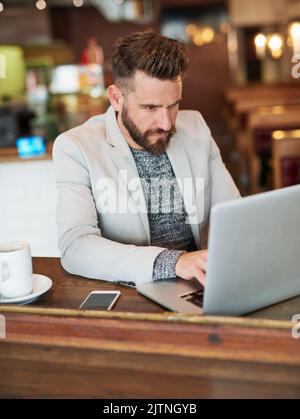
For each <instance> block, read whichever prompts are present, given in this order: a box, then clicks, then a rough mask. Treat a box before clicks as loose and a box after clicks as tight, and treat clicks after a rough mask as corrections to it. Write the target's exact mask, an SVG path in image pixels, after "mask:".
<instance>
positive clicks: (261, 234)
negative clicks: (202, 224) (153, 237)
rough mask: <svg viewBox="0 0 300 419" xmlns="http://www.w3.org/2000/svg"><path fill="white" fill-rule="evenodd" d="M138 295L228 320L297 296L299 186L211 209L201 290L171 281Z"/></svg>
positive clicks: (299, 279)
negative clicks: (206, 256) (205, 270)
mask: <svg viewBox="0 0 300 419" xmlns="http://www.w3.org/2000/svg"><path fill="white" fill-rule="evenodd" d="M137 290H138V292H139V293H141V294H143V295H144V296H146V297H148V298H150V299H152V300H153V301H155V302H157V303H159V304H160V305H162V306H164V307H165V308H167V309H168V310H171V311H175V312H181V313H191V314H208V315H226V316H227V315H228V316H239V315H243V314H247V313H250V312H253V311H256V310H258V309H261V308H263V307H266V306H269V305H273V304H275V303H278V302H280V301H283V300H287V299H289V298H292V297H295V296H297V295H300V185H297V186H293V187H289V188H284V189H279V190H276V191H272V192H267V193H263V194H259V195H254V196H251V197H247V198H243V199H240V200H236V201H230V202H225V203H221V204H218V205H216V206H214V207H213V209H212V211H211V220H210V231H209V241H208V266H207V272H206V285H205V289H203V287H202V286H201V284H200V283H199V282H198V281H197V280H196V279H194V280H192V281H185V280H183V279H180V278H173V279H168V280H162V281H155V282H147V283H144V284H139V285H138V286H137Z"/></svg>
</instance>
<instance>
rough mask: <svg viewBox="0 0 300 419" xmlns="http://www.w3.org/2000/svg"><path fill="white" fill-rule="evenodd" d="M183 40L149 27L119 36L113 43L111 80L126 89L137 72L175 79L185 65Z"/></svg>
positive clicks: (182, 71) (186, 66) (185, 54)
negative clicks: (168, 36)
mask: <svg viewBox="0 0 300 419" xmlns="http://www.w3.org/2000/svg"><path fill="white" fill-rule="evenodd" d="M188 65H189V58H188V53H187V48H186V45H185V44H184V42H181V41H177V40H175V39H171V38H167V37H166V36H162V35H160V34H158V33H156V32H155V31H153V30H152V29H150V30H147V31H143V32H135V33H133V34H131V35H128V36H125V37H122V38H119V39H118V40H117V41H116V43H115V44H114V46H113V56H112V73H113V79H114V83H116V84H117V85H118V86H119V87H123V88H129V84H131V83H130V81H131V80H132V79H133V77H134V75H135V73H136V71H142V72H144V73H145V74H147V75H148V76H150V77H155V78H158V79H160V80H174V79H176V78H177V77H178V76H181V75H182V74H183V73H184V72H185V71H186V70H187V68H188Z"/></svg>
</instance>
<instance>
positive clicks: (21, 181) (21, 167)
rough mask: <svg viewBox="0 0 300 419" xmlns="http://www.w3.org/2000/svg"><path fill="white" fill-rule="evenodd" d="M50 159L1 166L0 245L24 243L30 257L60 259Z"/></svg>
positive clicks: (53, 179)
mask: <svg viewBox="0 0 300 419" xmlns="http://www.w3.org/2000/svg"><path fill="white" fill-rule="evenodd" d="M55 212H56V189H55V173H54V164H53V161H51V160H43V161H24V162H16V163H1V164H0V242H6V241H12V240H26V241H28V242H29V243H30V245H31V250H32V255H33V256H49V257H54V256H59V252H58V249H57V241H56V240H57V238H56V221H55V217H56V214H55Z"/></svg>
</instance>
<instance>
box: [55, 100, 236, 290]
mask: <svg viewBox="0 0 300 419" xmlns="http://www.w3.org/2000/svg"><path fill="white" fill-rule="evenodd" d="M176 128H177V133H176V134H175V135H174V136H173V137H172V139H171V141H170V144H169V146H168V148H167V155H168V157H169V159H170V162H171V164H172V167H173V170H174V173H175V175H176V178H177V180H178V182H180V181H182V182H184V180H185V179H190V181H191V182H190V184H191V185H192V189H191V190H190V193H189V194H186V193H185V194H184V195H185V196H183V197H184V202H185V206H186V207H187V206H188V205H190V208H191V212H190V214H189V215H191V217H190V220H191V221H190V224H191V228H192V233H193V236H194V239H195V243H196V245H197V248H199V249H200V240H201V231H202V228H203V226H204V225H205V223H206V222H207V220H208V217H209V214H210V210H211V208H212V207H213V205H215V204H216V203H219V202H223V201H227V200H232V199H236V198H239V197H240V194H239V191H238V190H237V188H236V186H235V184H234V182H233V180H232V178H231V176H230V174H229V173H228V171H227V169H226V168H225V166H224V164H223V162H222V159H221V156H220V152H219V149H218V147H217V146H216V143H215V142H214V140H213V139H212V137H211V134H210V131H209V128H208V127H207V125H206V123H205V121H204V119H203V118H202V116H201V115H200V113H198V112H195V111H180V112H179V113H178V117H177V121H176ZM53 159H54V162H55V168H56V180H57V192H58V202H57V228H58V247H59V251H60V254H61V263H62V266H63V267H64V269H65V270H66V271H68V272H69V273H71V274H75V275H81V276H84V277H88V278H94V279H105V280H109V281H133V282H135V283H141V282H148V281H151V280H152V270H153V263H154V260H155V258H156V257H157V255H158V254H159V253H160V252H162V251H163V250H164V249H163V248H161V247H155V246H151V238H150V231H149V223H148V216H147V211H145V210H144V209H142V207H143V208H145V205H144V206H143V205H141V201H143V194H142V195H140V194H139V195H138V196H137V194H135V193H134V191H133V190H132V188H129V186H128V185H129V184H130V182H131V181H133V180H135V183H134V184H135V187H136V185H137V184H138V185H139V186H140V187H141V183H140V181H139V175H138V172H137V168H136V165H135V161H134V158H133V156H132V153H131V151H130V148H129V146H128V144H127V142H126V140H125V139H124V137H123V136H122V134H121V131H120V129H119V127H118V124H117V120H116V116H115V112H114V109H113V108H112V107H110V108H109V109H108V111H107V112H106V113H105V114H103V115H99V116H95V117H93V118H91V119H89V120H88V121H87V122H86V123H84V124H83V125H81V126H79V127H76V128H73V129H71V130H69V131H67V132H66V133H64V134H62V135H60V136H59V137H58V138H57V139H56V141H55V144H54V148H53ZM120 173H123V175H124V173H126V177H125V178H124V177H121V178H120ZM120 179H121V181H120ZM136 179H137V180H138V182H137V183H136ZM196 179H202V187H203V188H204V189H202V190H201V188H200V192H199V191H198V190H197V189H199V188H196V186H195V185H196V183H197V182H196ZM103 180H106V186H105V188H106V189H105V191H106V192H112V191H113V189H114V185H119V186H117V188H119V189H118V191H119V192H120V190H122V191H121V194H122V199H123V203H124V199H125V203H127V204H128V208H129V210H128V211H127V212H125V211H118V210H117V211H116V210H115V209H116V208H114V211H113V210H107V208H106V207H103V208H104V210H103V208H102V205H103V199H102V198H101V196H102V197H103V195H101V193H103V192H104V189H102V187H103V182H102V181H103ZM109 182H111V184H110V183H109ZM200 184H201V183H200ZM99 185H100V186H99ZM121 185H122V187H121ZM110 188H111V191H109V189H110ZM141 190H142V189H141ZM125 192H126V194H125ZM186 195H187V196H186ZM124 197H125V198H124ZM126 200H127V201H128V202H126ZM191 202H192V204H191ZM142 204H145V201H144V202H142ZM117 209H118V208H117ZM192 209H193V211H192Z"/></svg>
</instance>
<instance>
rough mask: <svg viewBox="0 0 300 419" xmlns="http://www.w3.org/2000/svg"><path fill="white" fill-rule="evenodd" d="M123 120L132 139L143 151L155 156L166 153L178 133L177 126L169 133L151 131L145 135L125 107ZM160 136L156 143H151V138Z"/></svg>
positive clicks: (157, 130)
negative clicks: (173, 137) (172, 138)
mask: <svg viewBox="0 0 300 419" xmlns="http://www.w3.org/2000/svg"><path fill="white" fill-rule="evenodd" d="M121 119H122V123H123V125H124V127H125V128H126V129H127V131H128V133H129V135H130V136H131V138H132V139H133V140H134V141H135V142H136V143H137V144H138V145H139V146H141V147H142V148H143V149H145V150H147V151H149V152H150V153H152V154H155V155H156V156H158V155H160V154H162V153H164V152H165V151H166V149H167V147H168V145H169V142H170V140H171V137H172V136H173V135H174V134H175V133H176V128H175V126H172V128H171V129H170V130H169V131H164V130H162V129H149V130H147V131H146V132H145V133H142V132H141V131H140V130H139V128H138V127H137V126H136V125H135V123H134V122H133V120H132V119H131V118H130V116H129V115H128V111H127V108H126V107H125V106H124V108H123V111H122V113H121ZM160 134H161V137H158V139H157V140H156V141H155V142H152V141H151V136H153V135H156V136H157V135H160Z"/></svg>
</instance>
